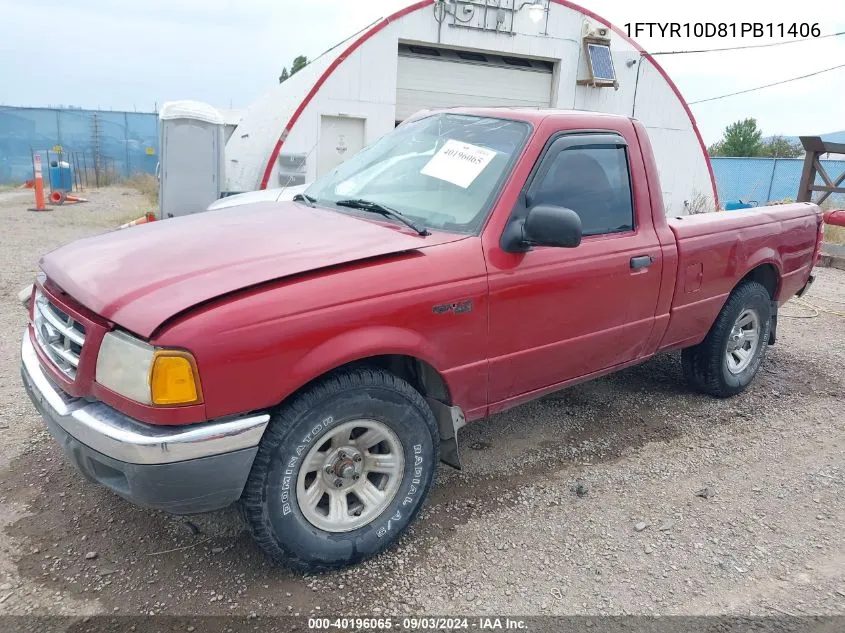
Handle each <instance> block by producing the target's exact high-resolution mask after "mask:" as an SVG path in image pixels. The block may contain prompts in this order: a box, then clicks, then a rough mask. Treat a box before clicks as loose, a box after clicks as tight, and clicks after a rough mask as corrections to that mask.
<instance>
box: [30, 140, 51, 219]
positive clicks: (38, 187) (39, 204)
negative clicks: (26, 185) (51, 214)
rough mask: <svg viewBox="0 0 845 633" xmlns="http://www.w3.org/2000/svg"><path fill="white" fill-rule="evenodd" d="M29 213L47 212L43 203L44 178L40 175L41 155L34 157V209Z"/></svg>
mask: <svg viewBox="0 0 845 633" xmlns="http://www.w3.org/2000/svg"><path fill="white" fill-rule="evenodd" d="M30 211H49V209H48V208H47V205H46V204H45V201H44V176H43V175H42V174H41V155H40V154H36V155H35V207H34V208H32V209H30Z"/></svg>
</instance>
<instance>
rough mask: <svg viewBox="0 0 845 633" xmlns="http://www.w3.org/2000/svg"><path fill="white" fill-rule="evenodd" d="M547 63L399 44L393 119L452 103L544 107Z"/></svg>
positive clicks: (547, 95)
mask: <svg viewBox="0 0 845 633" xmlns="http://www.w3.org/2000/svg"><path fill="white" fill-rule="evenodd" d="M552 70H553V66H552V64H551V63H550V62H546V61H543V60H533V59H526V58H522V57H504V56H499V55H491V54H486V53H476V52H468V51H452V50H446V49H437V48H431V47H427V46H410V45H404V44H403V45H400V48H399V74H398V77H397V90H396V119H397V120H398V121H402V120H403V119H406V118H407V117H409V116H411V115H412V114H413V113H414V112H417V111H418V110H423V109H432V108H452V107H457V106H475V107H478V106H532V107H548V106H549V105H550V102H551V94H552Z"/></svg>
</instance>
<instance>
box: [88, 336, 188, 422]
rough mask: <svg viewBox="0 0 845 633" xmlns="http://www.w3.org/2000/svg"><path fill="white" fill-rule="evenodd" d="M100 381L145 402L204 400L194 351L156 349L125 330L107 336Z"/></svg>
mask: <svg viewBox="0 0 845 633" xmlns="http://www.w3.org/2000/svg"><path fill="white" fill-rule="evenodd" d="M96 380H97V382H98V383H99V384H101V385H103V386H104V387H107V388H108V389H111V390H112V391H114V392H115V393H119V394H120V395H122V396H125V397H126V398H129V399H131V400H135V401H136V402H140V403H142V404H152V405H184V404H196V403H199V402H202V391H201V389H200V382H199V375H198V372H197V364H196V361H195V360H194V357H193V356H191V354H190V353H188V352H185V351H182V350H169V349H161V348H156V347H153V346H152V345H149V344H147V343H145V342H144V341H141V340H139V339H137V338H135V337H134V336H131V335H129V334H126V333H125V332H109V333H108V334H106V335H105V337H104V338H103V342H102V344H101V345H100V353H99V355H98V356H97V373H96Z"/></svg>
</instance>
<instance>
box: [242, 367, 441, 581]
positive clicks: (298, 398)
mask: <svg viewBox="0 0 845 633" xmlns="http://www.w3.org/2000/svg"><path fill="white" fill-rule="evenodd" d="M372 387H376V388H384V389H389V390H391V391H396V392H399V393H400V394H402V395H403V396H405V397H406V398H407V399H408V400H409V401H410V402H411V404H413V405H414V406H415V408H417V409H418V410H419V411H420V413H422V415H423V417H424V418H425V420H426V422H427V425H428V427H429V431H430V432H431V433H432V440H433V448H434V464H437V463H438V461H439V450H440V438H439V433H438V430H437V423H436V421H435V419H434V414H433V413H432V411H431V408H430V407H429V406H428V403H427V402H426V401H425V399H424V398H423V397H422V394H420V393H419V392H418V391H417V390H416V389H414V388H413V387H412V386H411V385H410V384H409V383H407V382H406V381H404V380H402V379H401V378H399V377H398V376H396V375H394V374H392V373H390V372H388V371H385V370H382V369H377V368H372V367H367V366H360V367H350V368H346V369H341V370H338V371H335V372H333V373H331V374H328V375H327V376H326V377H325V378H323V379H322V380H320V381H319V382H317V383H315V384H314V385H312V386H311V387H309V388H307V389H305V390H303V391H301V392H299V393H298V394H296V395H294V396H293V397H292V398H291V399H290V400H289V401H287V402H285V403H284V404H282V405H281V406H279V407H278V408H277V409H276V411H275V412H274V413H273V414H272V417H271V419H270V423H269V424H268V426H267V430H266V431H265V433H264V437H263V438H262V440H261V443H260V445H259V449H258V454H257V455H256V456H255V460H254V462H253V465H252V470H251V471H250V475H249V478H248V479H247V483H246V486H244V490H243V493H242V494H241V499H240V505H241V512H242V516H243V517H244V520H245V522H246V525H247V529H248V531H249V533H250V535H251V536H252V538H253V539H254V540H255V541H256V543H258V545H259V547H260V548H261V549H262V550H263V551H264V552H265V553H266V554H267V555H268V556H269V557H270V558H272V559H273V560H274V561H276V562H278V563H281V564H283V565H285V566H286V567H289V568H291V569H294V570H297V571H301V572H324V571H330V570H332V569H337V568H338V567H343V566H345V565H348V564H354V563H356V562H359V561H360V560H362V559H363V558H366V555H364V554H360V555H358V556H357V558H354V559H352V560H349V561H343V562H338V563H330V562H326V563H315V562H314V561H313V560H305V559H302V558H301V557H299V556H297V554H296V553H295V552H293V551H291V550H290V549H288V548H286V547H285V545H284V542H283V541H281V540H279V539H277V538H275V536H274V534H273V530H272V527H271V524H270V521H269V517H268V515H267V512H266V510H265V508H266V503H265V498H264V494H265V493H264V477H265V475H266V474H267V472H268V470H269V468H270V465H271V461H272V457H273V455H274V453H275V452H276V451H277V450H278V448H279V447H280V446H282V445H283V444H284V443H285V442H286V441H287V440H288V438H289V435H290V433H291V430H292V428H293V427H294V425H295V423H296V421H297V420H298V419H299V418H300V417H301V416H304V415H305V414H306V413H307V412H308V411H310V410H311V409H312V408H314V407H315V406H317V405H319V404H320V403H321V402H323V401H325V400H326V399H328V398H329V397H330V396H332V395H335V394H338V393H341V392H344V391H350V390H353V389H357V388H372ZM432 483H433V478H432ZM427 492H428V489H426V490H425V491H423V498H425V494H427ZM422 505H423V504H422V503H420V504H419V506H418V507H417V509H416V511H415V512H414V513H413V514H412V515H411V516H410V517H409V518H408V521H407V524H410V523H412V522H413V520H414V518H415V517H416V514H417V513H418V512H419V510H420V509H421V508H422ZM407 524H406V526H405V527H407ZM403 531H404V528H403ZM399 534H401V531H400V532H399V533H397V537H398V536H399Z"/></svg>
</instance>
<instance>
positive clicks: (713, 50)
mask: <svg viewBox="0 0 845 633" xmlns="http://www.w3.org/2000/svg"><path fill="white" fill-rule="evenodd" d="M840 35H845V31H839V32H837V33H828V34H827V35H820V36H819V37H805V38H804V39H800V40H787V41H785V42H770V43H768V44H749V45H747V46H729V47H726V48H701V49H698V50H691V51H658V52H656V53H644V55H687V54H690V53H718V52H720V51H739V50H745V49H748V48H769V47H770V46H784V45H786V44H798V43H800V42H816V41H818V40H821V39H824V38H826V37H839V36H840Z"/></svg>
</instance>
